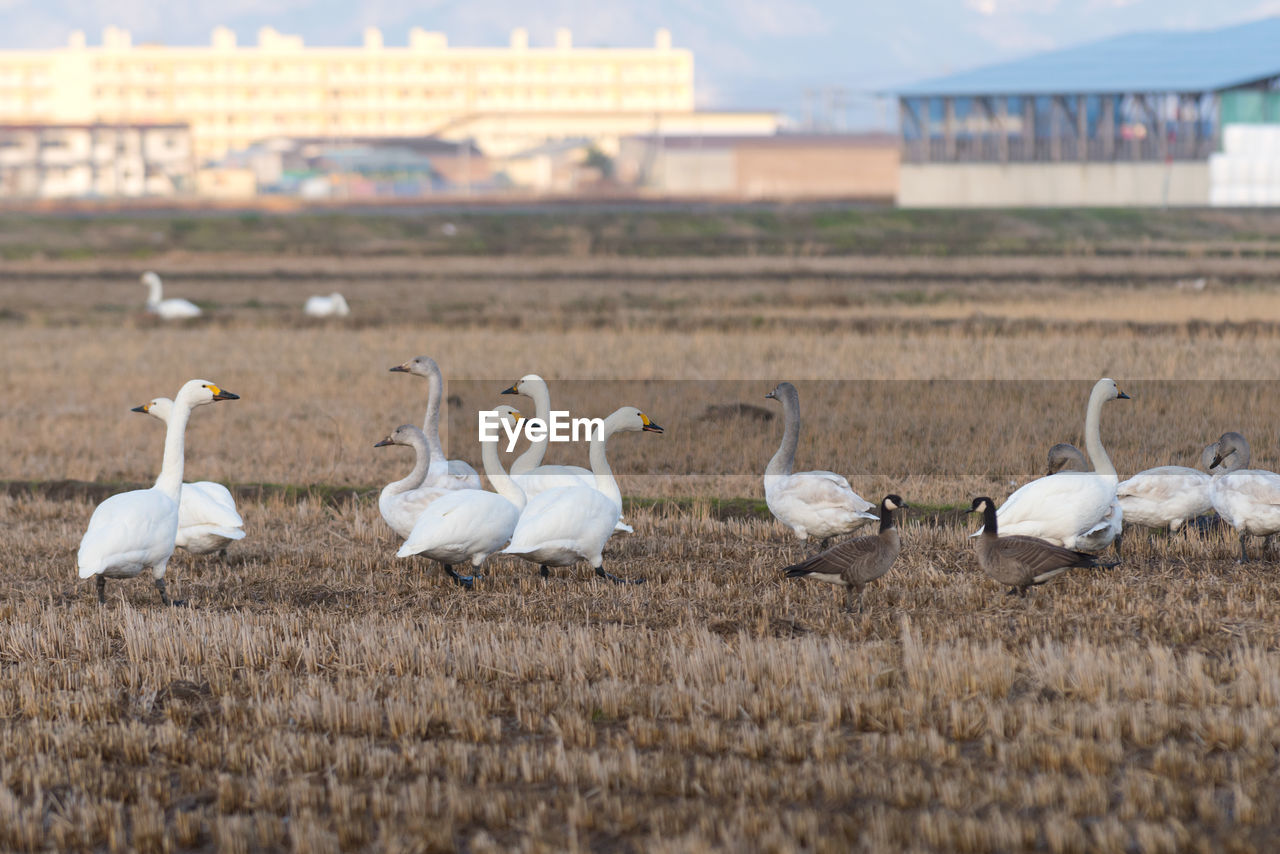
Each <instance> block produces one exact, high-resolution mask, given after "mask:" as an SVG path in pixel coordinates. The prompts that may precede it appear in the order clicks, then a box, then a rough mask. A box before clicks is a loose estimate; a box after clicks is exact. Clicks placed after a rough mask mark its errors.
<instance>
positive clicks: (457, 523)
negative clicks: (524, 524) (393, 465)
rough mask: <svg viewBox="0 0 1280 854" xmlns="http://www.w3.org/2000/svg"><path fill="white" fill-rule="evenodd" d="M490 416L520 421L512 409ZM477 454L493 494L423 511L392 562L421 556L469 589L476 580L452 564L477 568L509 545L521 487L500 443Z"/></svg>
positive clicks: (465, 496) (465, 493) (446, 500)
mask: <svg viewBox="0 0 1280 854" xmlns="http://www.w3.org/2000/svg"><path fill="white" fill-rule="evenodd" d="M494 411H495V412H497V413H498V417H499V418H500V419H501V420H504V421H507V422H510V423H515V422H517V421H519V420H520V413H519V412H517V411H516V410H515V409H513V408H512V407H510V406H499V407H497V408H496V409H495V410H494ZM480 455H481V459H482V460H483V461H484V473H485V474H486V475H488V477H489V482H490V483H492V484H493V488H494V489H496V490H497V492H496V493H495V492H486V491H485V490H483V489H452V490H449V491H447V492H446V493H445V494H444V495H442V496H441V497H440V498H439V499H437V500H435V501H433V502H431V504H429V505H428V506H427V508H426V509H425V510H424V511H422V515H420V516H419V517H418V521H417V522H416V523H414V526H413V530H412V531H410V532H409V536H408V538H407V539H405V541H404V545H402V546H400V550H399V551H398V552H396V557H409V556H410V555H417V554H420V555H424V556H425V557H428V558H430V559H431V560H434V561H438V562H439V563H441V564H442V565H443V566H444V571H445V572H446V573H448V574H449V577H451V578H452V579H453V580H454V581H457V582H458V583H459V584H461V585H462V586H463V587H466V588H468V589H470V588H471V586H472V584H473V582H474V580H475V577H474V576H473V575H459V574H458V573H457V572H455V571H454V569H453V565H454V564H455V563H461V562H462V561H464V560H469V561H471V566H472V567H473V569H479V568H480V565H481V564H483V563H484V561H485V558H487V557H488V556H489V555H491V554H493V553H494V552H496V551H497V550H498V549H500V548H502V547H503V546H505V545H506V544H507V543H508V542H510V541H511V534H512V532H513V531H515V529H516V523H517V522H518V521H519V520H520V511H521V510H522V509H524V503H525V498H524V493H523V492H521V491H520V487H518V486H516V485H515V483H514V482H513V481H512V480H511V478H510V477H509V476H508V475H507V473H506V472H505V471H503V469H502V462H501V461H500V460H499V459H498V443H497V442H496V441H494V442H482V443H481V444H480Z"/></svg>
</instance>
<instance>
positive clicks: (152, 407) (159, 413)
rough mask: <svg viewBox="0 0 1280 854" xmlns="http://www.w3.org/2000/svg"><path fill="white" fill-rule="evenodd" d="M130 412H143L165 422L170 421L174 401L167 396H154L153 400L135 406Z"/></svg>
mask: <svg viewBox="0 0 1280 854" xmlns="http://www.w3.org/2000/svg"><path fill="white" fill-rule="evenodd" d="M129 411H130V412H143V413H146V414H147V415H150V416H151V417H152V418H158V419H160V420H161V421H163V422H164V423H166V424H168V423H169V413H170V412H172V411H173V401H172V400H170V399H169V398H167V397H153V398H152V399H151V400H149V401H147V402H146V403H144V404H142V405H141V406H135V407H134V408H133V409H130V410H129Z"/></svg>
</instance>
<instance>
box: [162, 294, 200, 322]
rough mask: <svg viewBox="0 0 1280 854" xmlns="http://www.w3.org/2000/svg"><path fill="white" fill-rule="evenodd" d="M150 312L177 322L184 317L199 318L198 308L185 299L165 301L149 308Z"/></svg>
mask: <svg viewBox="0 0 1280 854" xmlns="http://www.w3.org/2000/svg"><path fill="white" fill-rule="evenodd" d="M150 308H151V310H152V311H153V312H154V313H156V314H158V315H160V316H161V317H163V318H166V319H168V320H179V319H181V318H184V317H199V316H200V315H201V314H202V312H201V311H200V306H198V305H196V304H195V303H193V302H191V301H190V300H185V299H178V298H172V299H166V300H161V301H160V302H158V303H154V304H153V305H152V306H150Z"/></svg>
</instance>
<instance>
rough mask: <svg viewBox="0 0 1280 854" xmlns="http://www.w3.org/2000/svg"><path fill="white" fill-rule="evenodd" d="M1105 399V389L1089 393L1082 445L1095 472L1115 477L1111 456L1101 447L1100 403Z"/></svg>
mask: <svg viewBox="0 0 1280 854" xmlns="http://www.w3.org/2000/svg"><path fill="white" fill-rule="evenodd" d="M1106 400H1107V397H1106V389H1102V388H1097V389H1094V392H1093V394H1091V395H1089V411H1088V413H1087V414H1086V415H1085V417H1084V446H1085V448H1086V449H1087V450H1088V451H1089V459H1091V460H1092V461H1093V470H1094V472H1095V473H1096V474H1101V475H1106V476H1107V477H1116V467H1115V466H1114V465H1112V464H1111V457H1108V456H1107V451H1106V449H1105V448H1103V447H1102V435H1101V433H1100V427H1101V424H1102V404H1103V403H1105V402H1106Z"/></svg>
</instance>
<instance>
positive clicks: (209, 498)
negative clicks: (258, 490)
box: [132, 397, 244, 555]
mask: <svg viewBox="0 0 1280 854" xmlns="http://www.w3.org/2000/svg"><path fill="white" fill-rule="evenodd" d="M132 411H134V412H144V413H146V414H147V415H150V416H152V417H153V418H157V419H159V420H160V421H162V422H163V423H165V424H168V423H169V414H170V413H171V412H172V411H173V401H172V400H170V399H169V398H167V397H157V398H155V399H153V400H152V401H151V402H149V403H144V404H143V405H142V406H135V407H134V408H133V410H132ZM242 539H244V519H242V518H240V513H239V512H237V510H236V500H235V498H234V497H232V495H231V490H229V489H227V488H226V487H225V486H223V485H222V484H220V483H214V482H213V481H211V480H199V481H195V482H194V483H184V484H182V494H181V498H180V499H179V500H178V535H177V537H176V538H175V540H174V542H175V544H176V545H177V547H178V548H180V549H185V550H186V551H188V552H190V553H191V554H197V555H203V554H210V553H211V552H216V551H221V550H222V549H225V548H226V547H227V546H228V545H229V544H231V543H233V542H235V541H236V540H242Z"/></svg>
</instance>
